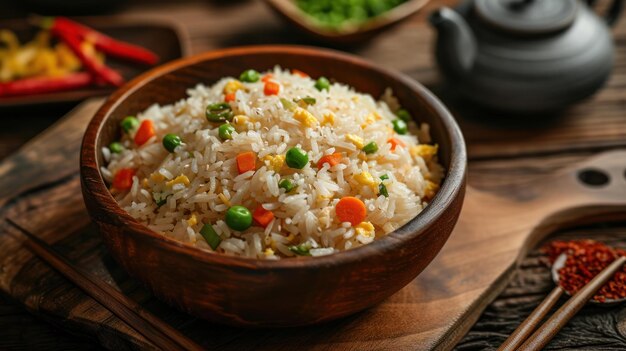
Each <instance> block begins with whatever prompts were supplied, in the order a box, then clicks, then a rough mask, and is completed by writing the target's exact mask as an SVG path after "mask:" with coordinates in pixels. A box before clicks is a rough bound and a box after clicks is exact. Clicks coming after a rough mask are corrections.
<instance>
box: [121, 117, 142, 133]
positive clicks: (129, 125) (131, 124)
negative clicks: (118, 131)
mask: <svg viewBox="0 0 626 351" xmlns="http://www.w3.org/2000/svg"><path fill="white" fill-rule="evenodd" d="M120 126H121V127H122V130H124V132H126V133H130V132H131V131H132V130H134V129H137V127H139V120H138V119H137V118H135V117H134V116H128V117H126V118H124V119H123V120H122V122H121V123H120Z"/></svg>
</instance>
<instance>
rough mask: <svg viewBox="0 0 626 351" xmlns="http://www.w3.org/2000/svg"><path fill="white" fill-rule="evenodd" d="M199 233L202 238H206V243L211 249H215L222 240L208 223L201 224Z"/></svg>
mask: <svg viewBox="0 0 626 351" xmlns="http://www.w3.org/2000/svg"><path fill="white" fill-rule="evenodd" d="M200 234H201V235H202V237H203V238H204V240H206V242H207V244H209V246H210V247H211V248H212V249H213V251H215V250H216V249H217V247H218V246H220V243H221V242H222V238H220V236H219V235H218V234H217V232H216V231H215V229H213V226H212V225H210V224H208V223H207V224H205V225H204V226H202V229H200Z"/></svg>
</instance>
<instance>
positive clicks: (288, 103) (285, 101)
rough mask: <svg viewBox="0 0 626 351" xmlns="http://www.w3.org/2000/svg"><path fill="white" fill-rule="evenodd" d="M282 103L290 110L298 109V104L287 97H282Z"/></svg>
mask: <svg viewBox="0 0 626 351" xmlns="http://www.w3.org/2000/svg"><path fill="white" fill-rule="evenodd" d="M280 103H281V104H282V105H283V108H284V109H285V110H288V111H293V110H295V109H296V104H294V103H293V102H291V101H289V100H287V99H285V98H280Z"/></svg>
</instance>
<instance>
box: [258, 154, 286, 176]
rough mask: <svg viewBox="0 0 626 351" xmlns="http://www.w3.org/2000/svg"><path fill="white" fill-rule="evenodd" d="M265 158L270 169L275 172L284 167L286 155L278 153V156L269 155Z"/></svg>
mask: <svg viewBox="0 0 626 351" xmlns="http://www.w3.org/2000/svg"><path fill="white" fill-rule="evenodd" d="M263 160H264V161H267V165H268V168H269V169H271V170H272V171H274V172H278V171H280V169H281V168H283V165H284V164H285V155H276V156H272V155H267V156H265V157H263Z"/></svg>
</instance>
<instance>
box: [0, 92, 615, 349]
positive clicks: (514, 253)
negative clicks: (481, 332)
mask: <svg viewBox="0 0 626 351" xmlns="http://www.w3.org/2000/svg"><path fill="white" fill-rule="evenodd" d="M101 103H102V100H99V99H94V100H89V101H86V102H84V103H83V104H81V105H79V107H77V108H76V109H75V110H74V111H72V112H71V113H70V114H69V115H68V116H66V117H65V118H64V119H63V120H61V121H59V122H58V123H57V124H56V125H54V126H52V127H51V128H50V129H49V130H48V131H46V132H44V133H43V134H42V135H40V136H38V137H37V138H35V139H34V140H32V141H31V142H30V143H28V144H27V145H25V146H24V147H23V148H22V149H21V150H19V152H17V153H16V154H15V155H13V156H11V157H9V158H7V159H6V160H5V161H4V162H2V163H0V217H2V219H4V218H6V217H11V218H13V219H16V220H18V221H19V222H20V223H23V224H24V225H25V226H27V227H28V228H29V229H31V230H32V231H33V232H35V233H37V234H38V235H39V236H40V237H41V238H43V239H44V240H46V241H47V242H49V243H54V247H55V248H56V249H57V250H58V251H59V252H60V253H61V254H63V255H64V256H66V257H67V258H69V259H70V260H71V261H72V262H74V263H76V264H78V265H80V266H81V267H83V268H85V269H87V270H88V271H90V272H91V273H92V274H94V275H95V276H98V277H99V278H101V279H103V280H105V281H107V282H108V283H109V284H111V285H113V286H115V287H117V288H118V289H120V290H121V291H122V292H124V293H125V294H127V295H128V296H130V297H132V298H134V299H136V300H137V301H139V302H141V303H142V304H143V305H144V306H145V307H146V308H147V309H148V310H150V311H152V312H153V313H154V314H156V315H157V316H159V317H160V318H162V319H163V320H165V321H167V322H168V323H171V324H172V325H173V326H175V327H176V328H178V329H180V330H181V331H183V332H184V333H185V334H187V335H188V336H190V337H191V338H192V339H194V340H196V341H197V342H198V343H200V344H202V345H204V346H205V347H207V348H210V349H220V350H244V349H260V350H291V349H294V348H300V349H303V348H304V349H310V350H326V349H333V350H366V349H367V350H370V349H371V350H416V349H418V350H422V349H423V350H427V349H450V348H452V347H453V346H454V345H455V344H456V342H457V341H458V340H459V339H460V338H461V337H462V336H463V335H464V334H465V333H466V332H467V330H468V329H469V328H470V327H471V325H472V324H473V323H474V322H475V321H476V319H477V318H478V317H479V315H480V313H481V312H482V310H483V309H484V308H485V307H486V306H487V304H488V303H489V302H490V301H491V300H493V299H494V298H495V297H496V296H497V294H498V293H499V292H500V291H501V290H502V289H503V288H504V286H505V285H506V283H507V281H508V279H509V278H510V275H511V274H512V272H513V271H514V267H515V265H516V263H517V262H518V261H519V260H520V259H521V257H523V256H524V254H525V253H526V251H527V250H528V249H529V248H531V247H532V246H533V245H535V244H536V243H537V242H538V241H539V240H541V239H542V238H543V237H544V236H545V235H547V234H549V233H550V232H552V231H554V230H555V229H557V228H559V227H563V226H566V225H574V224H580V223H586V222H590V221H605V220H612V219H618V220H624V219H626V150H621V151H612V152H606V153H602V154H598V155H596V156H594V157H592V158H590V159H588V160H586V161H584V162H582V163H580V164H577V165H574V166H573V167H570V168H568V169H564V170H561V171H559V172H556V173H554V174H552V175H550V176H548V177H546V178H545V179H544V180H543V181H542V182H536V183H530V184H525V185H522V186H518V187H516V188H514V189H511V191H510V193H509V194H508V195H507V196H506V197H501V196H496V195H494V194H490V193H485V192H482V191H478V190H476V189H474V188H472V187H471V186H470V187H469V188H468V190H467V195H466V199H465V205H464V208H463V211H462V213H461V217H460V219H459V222H458V224H457V225H456V228H455V231H454V232H453V234H452V236H451V237H450V239H449V240H448V242H447V244H446V245H445V247H444V249H443V250H442V252H441V253H440V254H439V255H438V257H437V258H436V259H435V260H434V261H433V263H432V264H431V265H430V266H429V267H428V268H427V269H426V270H425V271H424V272H423V273H422V274H421V275H420V276H419V277H417V278H416V279H415V280H414V281H413V282H411V283H410V284H409V285H408V286H406V287H405V288H404V289H402V290H401V291H399V292H398V293H396V294H395V295H394V296H392V297H391V298H389V299H388V300H386V301H385V302H384V303H382V304H380V305H379V306H375V307H373V308H370V309H368V310H366V311H363V312H360V313H357V314H355V315H353V316H350V317H347V318H343V319H341V320H337V321H334V322H330V323H325V324H322V325H317V326H311V327H303V328H292V329H265V330H252V329H238V328H233V327H225V326H220V325H214V324H209V323H207V322H204V321H202V320H198V319H196V318H194V317H192V316H189V315H186V314H184V313H181V312H178V311H176V310H175V309H173V308H170V307H168V306H167V305H165V304H164V303H161V302H160V301H157V300H155V299H154V298H153V297H152V296H151V295H150V294H149V293H148V292H147V291H146V290H145V289H143V287H142V286H141V285H140V284H139V283H137V282H136V281H135V280H133V279H132V278H130V277H128V275H127V274H125V272H123V271H122V270H121V268H120V267H119V266H117V265H116V263H115V262H114V261H113V260H112V259H111V257H110V256H109V255H108V254H107V253H106V250H105V249H104V247H103V246H102V244H101V241H100V238H99V236H98V234H97V233H96V232H95V230H94V228H93V226H92V225H91V223H90V220H89V217H88V216H87V213H86V211H85V208H84V206H83V202H82V198H81V194H80V186H79V177H78V151H79V147H80V139H81V137H82V133H83V131H84V129H85V126H86V124H87V122H88V120H89V119H90V118H91V116H92V115H93V113H94V112H95V110H96V109H97V108H98V107H99V105H100V104H101ZM585 182H587V183H589V184H596V185H589V184H586V183H585ZM470 185H471V184H470ZM8 231H13V229H12V228H10V227H9V226H8V225H7V223H6V222H5V221H4V220H2V221H0V252H2V255H0V288H1V289H2V290H3V291H5V292H7V293H8V294H10V295H11V296H13V297H15V298H16V299H17V300H19V301H21V302H22V303H23V304H24V305H25V306H26V307H27V308H28V309H29V310H31V311H32V312H33V313H35V314H37V315H39V316H41V317H42V318H44V319H46V320H48V321H50V322H52V323H54V324H57V325H59V326H61V327H62V328H64V329H66V330H68V331H71V332H75V333H80V334H81V335H88V336H90V337H93V338H97V339H98V342H99V343H101V344H102V345H103V346H104V347H107V348H110V349H116V350H118V349H136V348H138V347H139V348H147V349H150V348H154V346H153V345H152V344H151V343H150V342H149V341H148V340H145V339H144V338H143V337H142V336H141V335H139V334H138V333H136V332H135V331H134V330H133V329H132V328H130V327H129V326H128V325H126V324H125V323H123V322H121V321H120V320H119V319H117V318H116V317H115V316H113V315H112V314H111V313H110V312H108V311H107V310H106V309H105V308H103V307H102V306H101V305H99V304H98V303H97V302H95V301H94V300H92V299H91V298H89V297H88V296H86V295H85V294H84V293H83V292H82V291H80V290H79V289H78V288H75V287H74V286H73V285H72V284H71V283H69V282H68V281H66V280H65V279H64V278H63V277H62V276H60V275H59V274H58V273H56V272H54V271H53V270H51V269H50V268H49V267H48V266H46V264H44V263H43V262H41V261H40V260H39V259H37V258H35V257H33V256H32V255H31V254H30V253H29V252H28V251H27V250H26V249H24V248H23V247H21V246H20V243H19V242H18V241H16V240H15V239H13V238H12V236H9V235H7V234H8V233H7V232H8ZM12 234H17V233H12ZM225 279H228V278H227V277H225ZM311 289H315V287H314V286H311Z"/></svg>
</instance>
